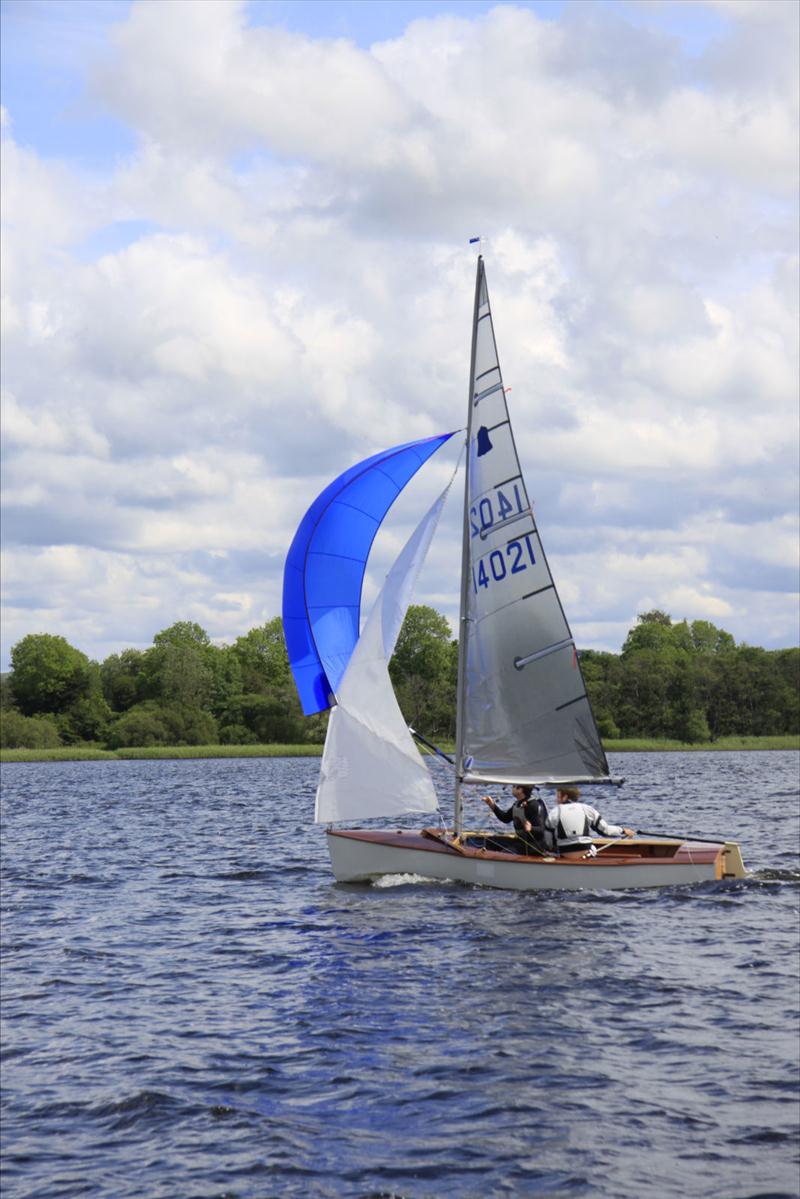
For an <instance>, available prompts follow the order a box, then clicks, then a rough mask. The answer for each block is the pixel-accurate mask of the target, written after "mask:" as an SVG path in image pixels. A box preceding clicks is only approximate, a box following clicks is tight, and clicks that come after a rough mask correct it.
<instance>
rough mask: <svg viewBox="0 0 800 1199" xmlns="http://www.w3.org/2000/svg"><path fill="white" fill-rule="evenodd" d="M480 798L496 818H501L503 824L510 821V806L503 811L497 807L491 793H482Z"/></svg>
mask: <svg viewBox="0 0 800 1199" xmlns="http://www.w3.org/2000/svg"><path fill="white" fill-rule="evenodd" d="M482 798H483V802H484V803H485V804H486V806H487V807H488V808H490V809H491V810H492V812H494V814H495V816H496V817H497V819H498V820H502V822H503V824H510V823H511V808H509V809H508V811H507V812H504V811H503V809H502V808H498V806H497V804H496V803H495V802H494V800H493V799H492V797H491V795H484V796H483V797H482Z"/></svg>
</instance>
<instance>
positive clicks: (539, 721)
mask: <svg viewBox="0 0 800 1199" xmlns="http://www.w3.org/2000/svg"><path fill="white" fill-rule="evenodd" d="M470 375H471V377H470V406H469V425H468V432H467V442H468V458H467V479H466V485H465V514H464V518H465V524H464V555H463V562H462V571H463V579H462V596H461V627H460V629H459V637H460V642H461V649H460V665H459V720H458V731H457V758H458V761H459V763H460V774H461V781H462V782H465V783H478V782H481V783H489V782H523V783H551V784H554V783H559V782H564V783H566V782H567V781H571V782H590V781H591V782H605V781H607V779H608V763H607V761H606V756H605V753H604V751H603V747H602V744H601V742H600V737H599V734H598V732H597V726H596V724H595V720H594V716H593V714H592V710H591V707H590V704H589V700H588V697H587V695H586V687H585V684H584V680H583V676H582V673H581V669H580V664H579V662H578V656H577V652H576V649H575V643H574V641H573V638H572V634H571V632H570V628H569V625H568V623H567V619H566V617H565V615H564V611H563V608H562V607H561V602H560V600H559V598H558V593H557V591H556V588H555V584H554V582H553V578H552V576H551V574H550V569H549V567H548V564H547V559H546V558H545V555H544V551H543V549H542V543H541V540H540V538H539V534H538V532H537V529H536V523H535V520H534V516H533V512H532V509H531V505H530V501H529V499H528V493H527V491H526V488H525V483H524V481H523V478H522V472H521V470H520V465H519V459H518V457H517V450H516V446H515V444H514V434H513V431H512V428H511V422H510V420H509V414H508V406H507V402H506V394H505V389H504V387H503V378H502V374H501V371H500V362H499V359H498V355H497V346H496V342H495V336H494V327H493V324H492V313H491V307H490V304H489V293H488V290H487V286H486V274H485V270H484V264H483V259H482V258H481V257H479V258H478V271H477V280H476V293H475V313H474V321H473V333H472V366H471V372H470ZM456 811H457V815H456V822H457V824H458V821H459V817H460V799H459V797H458V794H457V804H456Z"/></svg>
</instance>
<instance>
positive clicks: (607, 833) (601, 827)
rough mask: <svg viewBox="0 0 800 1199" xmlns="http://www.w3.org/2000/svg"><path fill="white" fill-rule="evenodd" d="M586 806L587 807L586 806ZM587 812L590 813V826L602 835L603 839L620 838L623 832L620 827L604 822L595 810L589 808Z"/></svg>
mask: <svg viewBox="0 0 800 1199" xmlns="http://www.w3.org/2000/svg"><path fill="white" fill-rule="evenodd" d="M586 806H587V807H588V805H586ZM589 812H590V813H591V815H590V816H589V822H590V824H591V825H592V827H593V828H596V829H597V831H598V832H599V833H602V834H603V836H604V837H621V836H622V834H623V833H624V832H625V829H624V828H622V827H621V826H620V825H618V824H609V823H608V821H606V820H604V819H603V817H602V816H601V815H600V813H599V812H598V811H597V809H596V808H589Z"/></svg>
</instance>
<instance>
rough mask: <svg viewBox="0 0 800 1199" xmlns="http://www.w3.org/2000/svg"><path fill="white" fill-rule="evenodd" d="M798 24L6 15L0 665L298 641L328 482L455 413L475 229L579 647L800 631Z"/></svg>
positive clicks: (722, 3) (789, 636) (287, 6)
mask: <svg viewBox="0 0 800 1199" xmlns="http://www.w3.org/2000/svg"><path fill="white" fill-rule="evenodd" d="M798 12H800V6H798V5H797V4H796V3H795V2H794V0H768V2H764V0H713V2H711V0H709V2H706V3H700V2H697V3H695V2H694V0H680V2H678V3H669V2H663V3H659V2H658V0H639V2H637V3H628V2H626V0H617V2H611V3H604V2H602V0H592V2H589V3H584V2H583V0H567V2H564V3H559V2H555V0H547V2H544V0H542V2H538V3H516V4H505V3H500V4H491V3H483V2H481V0H478V2H465V0H461V2H457V3H447V2H441V3H440V2H438V0H437V2H432V3H426V2H424V0H416V2H414V3H411V2H408V3H406V2H405V0H394V2H391V3H381V2H380V0H373V2H371V3H363V2H337V0H324V2H321V3H320V2H317V0H309V2H306V3H304V2H302V0H294V2H291V3H290V2H285V3H277V2H276V3H269V2H262V3H250V4H247V3H239V2H238V0H144V2H142V0H137V2H134V3H129V2H127V0H65V2H62V0H46V2H42V0H19V2H17V0H6V2H4V3H3V4H2V55H3V61H2V105H3V128H2V135H3V149H2V154H3V161H2V183H3V233H2V376H3V378H2V388H3V392H2V394H3V436H2V454H3V458H2V487H3V538H2V552H3V562H2V588H3V622H2V655H1V656H0V669H3V670H5V669H7V668H8V663H9V652H10V649H11V647H12V646H13V645H14V644H15V643H16V642H17V641H19V639H20V638H21V637H23V636H25V635H26V634H28V633H36V632H47V633H55V634H58V635H61V636H63V637H66V639H67V640H68V641H69V642H70V643H71V644H73V645H75V646H77V647H78V648H79V649H81V650H83V651H84V652H85V653H87V654H88V655H89V656H90V657H92V658H96V659H98V660H102V659H103V658H105V657H106V656H107V655H109V654H111V653H115V652H118V651H119V650H121V649H124V648H126V647H129V646H134V647H139V648H145V647H146V646H148V645H149V644H150V643H151V642H152V638H153V636H154V634H155V633H157V632H158V631H159V630H161V629H164V628H166V627H167V626H169V625H171V624H172V623H174V622H175V621H177V620H191V621H197V622H198V623H199V624H201V625H202V626H203V628H204V629H206V631H207V632H208V633H209V635H210V636H211V638H212V639H213V640H214V641H215V642H217V643H218V644H229V643H231V642H232V641H233V640H234V639H235V638H236V637H238V636H240V635H241V634H243V633H245V632H247V631H248V630H249V629H251V628H253V627H254V626H256V625H258V624H261V623H263V622H264V621H266V620H270V619H271V618H272V617H273V616H277V615H279V614H280V608H281V586H282V571H283V562H284V559H285V555H286V551H287V548H288V546H289V543H290V541H291V539H292V536H293V534H294V530H295V528H296V526H297V525H298V523H299V522H300V520H301V518H302V516H303V515H304V513H305V511H306V509H307V507H308V506H309V504H310V503H311V502H312V500H313V499H314V497H315V496H316V495H317V493H318V492H319V491H320V490H321V489H322V488H323V487H324V486H325V485H326V484H327V482H329V481H330V480H331V479H332V478H334V477H335V476H337V475H338V474H339V473H341V472H342V471H343V470H345V469H346V468H347V467H349V466H351V465H352V464H353V463H355V462H357V461H358V460H360V459H361V458H363V457H366V456H368V455H369V454H372V453H375V452H377V451H378V450H380V449H383V448H386V447H388V446H391V445H395V444H399V443H402V442H405V441H408V440H411V439H413V438H416V437H424V436H428V435H430V434H433V433H437V432H443V431H446V430H451V429H458V428H461V427H462V426H463V425H464V424H465V423H466V402H467V389H468V377H469V338H470V322H471V315H472V303H473V288H474V274H475V250H474V247H471V246H470V245H469V240H470V238H472V237H476V236H480V237H481V238H482V239H483V240H482V251H483V254H484V258H485V262H486V272H487V279H488V283H489V290H490V294H491V298H492V307H493V313H494V321H495V332H496V336H497V342H498V349H499V353H500V359H501V363H502V366H503V373H504V378H505V383H506V385H507V386H509V387H510V388H511V391H510V393H509V396H508V401H509V407H510V410H511V419H512V422H513V424H514V429H515V436H516V441H517V447H518V450H519V454H520V459H521V461H522V465H523V472H524V475H525V478H526V482H527V486H528V491H529V494H530V495H531V497H532V499H533V502H534V508H535V512H536V516H537V522H538V525H539V529H540V533H541V537H542V542H543V544H544V547H545V550H546V552H547V555H548V559H549V562H550V566H551V569H552V572H553V575H554V577H555V580H556V584H557V586H558V589H559V592H560V595H561V599H562V602H563V604H564V607H565V610H566V613H567V617H568V619H569V621H570V624H571V627H572V631H573V634H574V635H575V637H576V640H577V643H578V645H579V647H581V648H590V647H591V648H595V649H605V650H610V651H613V652H618V651H619V649H620V647H621V645H622V643H623V641H624V639H625V636H626V634H627V632H628V630H629V628H630V627H631V626H632V625H633V624H634V623H635V620H636V616H637V614H638V613H641V612H646V611H648V610H650V609H653V608H660V609H662V610H664V611H666V612H668V613H670V615H671V616H672V618H673V619H674V620H682V619H684V618H685V619H687V620H689V621H692V620H710V621H712V622H713V623H714V624H716V625H718V626H720V627H721V628H724V629H726V630H727V631H728V632H730V633H732V634H733V636H734V637H735V638H736V640H737V641H738V642H746V643H748V644H751V645H762V646H766V647H767V648H780V647H784V646H791V645H795V644H797V640H798V594H797V593H798V560H797V559H798V444H799V440H798V202H797V196H798V192H797V175H798V68H797V55H796V47H797V41H798ZM457 441H458V438H453V439H452V442H450V443H448V448H447V449H444V450H442V451H440V452H439V454H438V455H437V456H436V457H435V458H434V459H432V460H431V462H430V464H429V465H428V466H427V467H426V468H425V469H424V471H422V472H420V475H419V476H418V477H417V479H415V481H414V483H412V484H411V486H410V487H409V489H408V491H407V493H406V494H405V495H404V496H403V497H402V498H401V500H399V501H398V503H397V504H396V505H395V508H394V509H393V510H392V514H391V516H390V518H389V520H388V521H387V524H386V527H385V528H384V529H383V530H382V531H381V533H380V535H379V537H378V539H377V540H376V542H375V546H374V549H373V554H372V559H371V564H370V574H369V579H368V585H367V589H366V593H365V594H366V598H367V600H369V598H370V597H372V596H374V594H375V592H376V590H377V587H378V586H379V585H380V582H381V581H382V577H383V575H384V574H385V572H386V570H387V569H388V568H389V566H390V565H391V562H392V559H393V556H394V554H395V553H396V552H397V551H398V550H399V548H400V547H401V545H402V543H403V541H404V539H405V537H406V536H407V535H408V534H409V533H410V531H411V529H412V528H413V526H414V524H415V522H416V520H417V519H418V517H419V516H420V515H421V514H422V511H423V510H424V506H425V505H426V504H427V503H428V502H430V499H431V498H432V497H433V495H435V494H436V493H437V492H438V490H440V489H441V487H442V486H443V485H444V484H445V483H446V481H447V479H448V478H449V477H450V475H451V473H452V470H453V467H454V466H455V462H456V459H457V457H458V446H457V445H455V443H456V442H457ZM452 493H453V498H452V500H451V502H450V504H449V505H448V508H447V511H446V513H445V517H444V518H443V521H442V525H441V528H440V532H439V535H438V537H437V541H436V542H435V544H434V548H433V550H432V552H431V555H430V558H429V561H428V564H427V565H426V567H425V570H424V572H423V574H422V576H421V578H420V583H419V587H418V592H417V597H416V598H417V600H418V602H420V603H428V604H432V605H433V606H434V607H436V608H438V609H439V610H440V611H442V612H444V613H445V615H447V616H448V618H449V619H450V620H451V622H452V621H454V620H455V618H456V616H457V605H458V571H459V554H460V521H461V513H460V495H459V484H458V483H457V484H456V485H455V486H454V487H453V489H452Z"/></svg>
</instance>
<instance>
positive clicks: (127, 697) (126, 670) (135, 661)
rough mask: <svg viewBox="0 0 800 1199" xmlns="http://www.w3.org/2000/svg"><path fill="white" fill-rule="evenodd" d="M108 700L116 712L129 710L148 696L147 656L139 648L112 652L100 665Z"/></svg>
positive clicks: (104, 690) (104, 693)
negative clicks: (116, 652)
mask: <svg viewBox="0 0 800 1199" xmlns="http://www.w3.org/2000/svg"><path fill="white" fill-rule="evenodd" d="M100 678H101V682H102V686H103V695H104V696H105V698H106V702H107V703H108V704H109V705H110V706H111V707H112V708H113V709H114V711H115V712H127V710H128V709H129V708H132V707H133V705H134V704H137V703H141V702H142V701H143V700H145V699H147V698H148V694H147V693H148V675H147V656H146V654H144V653H143V652H142V651H141V650H138V649H124V650H122V651H121V652H120V653H118V654H110V655H109V656H108V657H107V658H106V659H105V661H104V662H103V664H102V665H101V667H100Z"/></svg>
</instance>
